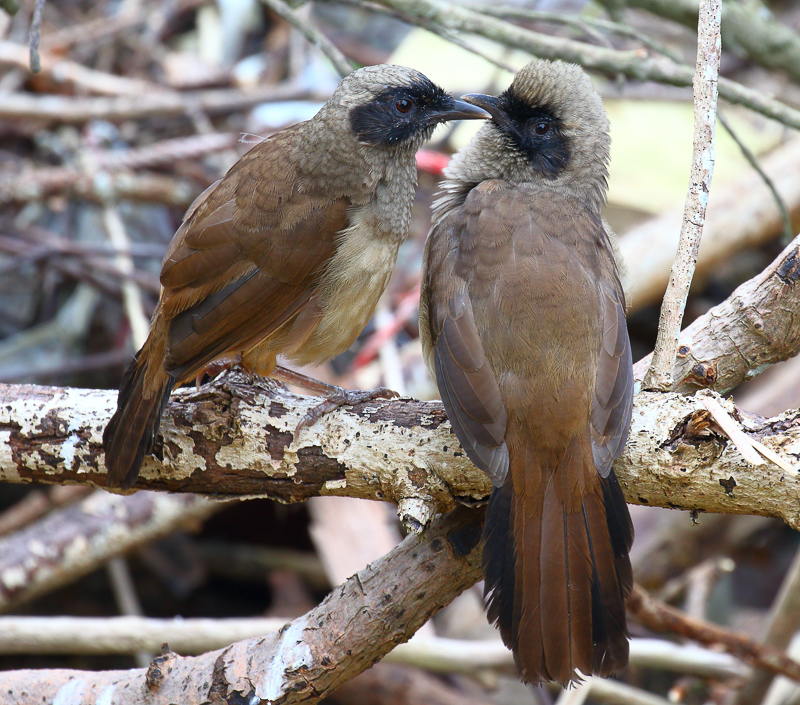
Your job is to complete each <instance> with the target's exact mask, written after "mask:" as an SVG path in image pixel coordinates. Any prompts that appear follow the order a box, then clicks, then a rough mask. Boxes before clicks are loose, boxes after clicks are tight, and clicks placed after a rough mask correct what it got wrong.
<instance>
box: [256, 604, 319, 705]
mask: <svg viewBox="0 0 800 705" xmlns="http://www.w3.org/2000/svg"><path fill="white" fill-rule="evenodd" d="M305 628H306V620H305V619H302V618H301V619H296V620H294V622H290V623H289V624H288V625H286V628H285V629H284V631H283V633H282V634H281V637H280V641H279V643H278V644H277V645H276V647H275V651H274V654H275V655H274V656H273V658H272V662H271V663H270V665H269V668H268V670H267V673H266V674H265V676H264V678H263V680H262V681H261V683H259V685H258V687H257V688H256V695H257V696H258V697H259V698H261V699H262V700H267V701H273V700H278V699H279V698H280V697H281V696H282V695H283V693H284V689H285V687H286V673H287V672H289V671H297V670H299V669H300V668H302V667H303V666H306V667H308V668H310V667H311V666H312V665H313V662H314V659H313V657H312V655H311V649H310V648H309V647H308V644H306V643H305V641H304V640H303V632H304V631H305Z"/></svg>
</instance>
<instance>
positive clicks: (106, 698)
mask: <svg viewBox="0 0 800 705" xmlns="http://www.w3.org/2000/svg"><path fill="white" fill-rule="evenodd" d="M115 688H116V686H115V685H107V686H106V687H105V688H103V690H102V692H101V693H100V696H99V697H98V698H97V700H95V705H111V703H112V698H113V697H114V690H115Z"/></svg>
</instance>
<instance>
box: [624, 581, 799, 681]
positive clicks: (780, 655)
mask: <svg viewBox="0 0 800 705" xmlns="http://www.w3.org/2000/svg"><path fill="white" fill-rule="evenodd" d="M628 610H629V612H630V614H631V615H632V616H633V617H634V618H635V619H636V620H638V621H639V623H640V624H642V625H644V626H646V627H648V628H649V629H652V630H654V631H657V632H664V633H670V634H677V635H679V636H684V637H686V638H688V639H692V640H693V641H697V642H699V643H701V644H704V645H706V646H712V647H722V648H723V649H724V650H725V651H726V652H727V653H729V654H732V655H733V656H736V657H737V658H740V659H742V661H744V662H746V663H749V664H750V665H751V666H755V667H757V668H762V669H765V670H767V671H769V672H770V673H775V674H780V675H784V676H786V677H787V678H791V679H792V680H795V681H800V663H798V662H797V661H795V660H793V659H791V658H789V656H787V655H786V654H785V653H784V652H783V651H781V650H779V649H776V648H774V647H771V646H767V645H765V644H760V643H758V642H757V641H755V640H754V639H751V638H750V637H747V636H745V635H744V634H739V633H737V632H733V631H731V630H729V629H725V628H723V627H719V626H717V625H716V624H711V623H710V622H704V621H702V620H699V619H692V618H691V617H688V616H687V615H685V614H684V613H682V612H681V611H680V610H677V609H675V608H674V607H670V606H669V605H666V604H664V603H663V602H661V601H660V600H657V599H656V598H654V597H652V596H651V595H649V594H648V593H647V592H646V591H645V590H643V589H642V588H641V587H639V586H638V585H634V588H633V592H632V593H631V596H630V597H629V598H628Z"/></svg>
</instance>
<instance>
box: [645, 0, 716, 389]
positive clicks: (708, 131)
mask: <svg viewBox="0 0 800 705" xmlns="http://www.w3.org/2000/svg"><path fill="white" fill-rule="evenodd" d="M721 16H722V0H701V3H700V21H699V23H698V29H697V68H696V73H695V81H694V96H695V98H694V150H693V156H692V174H691V181H690V184H689V192H688V194H687V195H686V206H685V209H684V212H683V225H682V227H681V237H680V242H679V243H678V252H677V254H676V255H675V262H674V264H673V265H672V272H671V273H670V278H669V284H668V285H667V292H666V293H665V294H664V301H663V302H662V304H661V317H660V319H659V323H658V337H657V339H656V345H655V349H654V352H653V361H652V363H651V365H650V369H649V370H648V371H647V374H646V375H645V377H644V381H643V385H642V386H643V387H644V388H645V389H653V390H658V391H667V390H669V389H670V388H671V387H672V382H673V380H672V370H673V368H674V367H675V358H676V356H677V353H678V336H679V335H680V332H681V323H682V321H683V311H684V309H685V308H686V299H687V298H688V296H689V286H690V285H691V283H692V276H693V275H694V268H695V264H696V262H697V252H698V250H699V249H700V239H701V238H702V236H703V225H704V223H705V219H706V206H707V205H708V195H709V191H710V188H711V177H712V176H713V174H714V159H715V157H714V126H715V123H716V114H717V83H718V80H719V61H720V53H721V44H720V29H719V28H720V19H721Z"/></svg>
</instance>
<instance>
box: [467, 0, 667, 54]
mask: <svg viewBox="0 0 800 705" xmlns="http://www.w3.org/2000/svg"><path fill="white" fill-rule="evenodd" d="M473 9H474V10H476V11H477V12H482V13H484V14H486V15H491V16H492V17H498V18H500V19H504V20H509V19H517V20H530V21H531V22H546V23H553V24H562V25H567V26H570V27H574V28H575V29H578V30H580V31H582V32H584V33H586V34H587V35H588V36H590V37H592V38H595V39H597V34H599V32H598V31H597V30H602V31H605V32H612V33H613V34H618V35H619V36H621V37H627V38H628V39H635V40H636V41H638V42H641V43H642V44H644V46H646V47H647V48H648V49H652V50H653V51H655V52H657V53H659V54H663V55H664V56H667V57H669V58H670V59H672V60H673V61H675V62H676V63H678V62H679V61H680V57H679V56H678V54H677V53H676V52H674V51H673V50H672V49H670V48H669V47H668V46H666V45H665V44H662V43H661V42H659V41H657V40H655V39H653V38H652V37H649V36H648V35H646V34H644V33H643V32H641V31H640V30H638V29H636V28H634V27H631V26H630V25H628V24H623V23H621V22H611V21H609V20H603V19H600V18H598V17H587V16H586V15H568V14H564V13H561V12H548V11H547V10H531V9H528V8H527V7H517V6H515V5H500V6H492V5H476V6H475V7H474V8H473ZM602 36H603V35H600V38H602ZM601 43H603V42H601Z"/></svg>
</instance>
